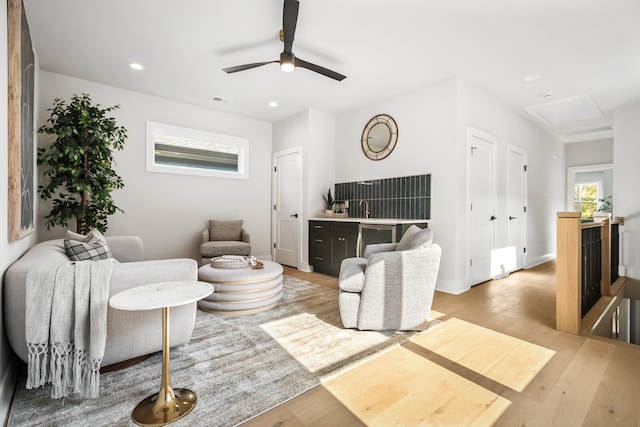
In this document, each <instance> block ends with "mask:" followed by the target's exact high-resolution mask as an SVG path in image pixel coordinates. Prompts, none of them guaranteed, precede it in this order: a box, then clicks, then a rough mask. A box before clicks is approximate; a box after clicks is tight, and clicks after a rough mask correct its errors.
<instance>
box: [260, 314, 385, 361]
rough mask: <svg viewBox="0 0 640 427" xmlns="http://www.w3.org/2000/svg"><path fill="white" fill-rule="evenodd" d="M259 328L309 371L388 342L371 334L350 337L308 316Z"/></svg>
mask: <svg viewBox="0 0 640 427" xmlns="http://www.w3.org/2000/svg"><path fill="white" fill-rule="evenodd" d="M260 327H261V328H262V329H263V330H264V331H265V332H266V333H267V334H269V336H271V337H272V338H273V339H274V340H275V341H276V342H277V343H278V344H279V345H280V346H282V348H284V349H285V350H286V351H287V353H289V354H290V355H291V356H292V357H293V358H294V359H296V360H297V361H298V363H300V364H301V365H302V366H304V367H305V368H307V369H308V370H309V372H318V371H320V370H322V369H324V368H328V367H331V366H332V365H335V364H337V363H338V362H340V361H343V360H346V359H349V358H350V357H352V356H354V355H356V354H358V353H361V352H363V351H365V350H367V349H370V348H374V347H378V346H381V345H383V344H384V343H385V341H387V340H388V339H389V338H388V336H386V335H384V334H382V333H379V332H373V331H363V332H362V333H358V334H354V333H353V331H352V330H350V329H343V328H339V327H336V326H334V325H332V324H331V323H328V322H325V321H323V320H322V319H319V318H318V317H316V316H315V315H313V314H309V313H301V314H297V315H295V316H289V317H285V318H283V319H278V320H275V321H273V322H269V323H263V324H262V325H260ZM309 337H312V339H309Z"/></svg>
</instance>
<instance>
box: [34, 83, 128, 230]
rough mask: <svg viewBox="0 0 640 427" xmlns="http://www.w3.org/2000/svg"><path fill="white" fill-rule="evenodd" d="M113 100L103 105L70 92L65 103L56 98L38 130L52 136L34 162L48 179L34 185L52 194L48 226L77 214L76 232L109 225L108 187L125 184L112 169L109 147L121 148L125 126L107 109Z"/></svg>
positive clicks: (43, 196) (111, 208)
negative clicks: (42, 183) (49, 144)
mask: <svg viewBox="0 0 640 427" xmlns="http://www.w3.org/2000/svg"><path fill="white" fill-rule="evenodd" d="M117 108H120V106H119V105H115V106H112V107H108V108H101V107H100V104H96V105H93V103H92V101H91V98H90V97H89V95H87V94H85V93H83V94H82V95H81V96H78V95H73V97H72V98H71V102H70V103H69V104H68V105H67V104H66V103H65V101H63V100H61V99H58V98H56V99H55V100H54V102H53V107H52V108H49V109H48V110H47V111H51V115H50V117H49V119H48V120H47V122H46V124H45V125H43V126H41V127H40V129H38V132H39V133H44V134H49V135H54V136H55V137H56V138H55V140H54V141H53V142H52V144H51V146H50V147H49V149H45V148H39V149H38V164H39V165H44V166H45V169H44V172H43V175H44V177H46V178H48V182H46V183H45V184H44V185H40V186H39V187H38V191H39V192H40V198H41V199H42V200H48V199H53V206H52V208H51V211H50V212H49V214H48V215H46V216H45V220H46V225H47V229H50V228H51V227H53V226H55V225H61V226H67V223H68V222H69V220H71V219H72V218H75V219H76V230H77V231H78V233H86V232H87V231H88V230H89V229H91V228H96V229H98V230H99V231H101V232H104V231H106V230H107V216H109V215H112V214H114V213H115V212H116V211H120V212H123V211H122V209H120V208H119V207H117V206H116V205H115V204H114V202H113V199H112V197H111V192H112V191H113V190H115V189H118V188H123V187H124V183H123V181H122V178H121V177H120V176H119V175H118V174H117V173H116V172H115V171H114V170H113V150H122V149H123V148H124V142H125V140H126V138H127V130H126V129H125V128H124V127H122V126H117V125H116V121H115V119H114V118H113V117H107V114H108V113H109V112H111V111H113V110H115V109H117Z"/></svg>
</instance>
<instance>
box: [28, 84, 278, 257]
mask: <svg viewBox="0 0 640 427" xmlns="http://www.w3.org/2000/svg"><path fill="white" fill-rule="evenodd" d="M81 93H88V94H89V95H91V97H92V99H93V101H94V102H96V103H99V104H101V105H102V106H103V107H108V106H112V105H116V104H118V105H120V106H121V107H120V109H119V110H115V111H114V112H113V117H115V118H116V121H117V123H118V124H119V125H121V126H124V127H125V128H127V130H128V138H127V142H126V143H125V148H124V150H123V151H119V152H115V155H114V157H115V161H116V165H115V169H116V171H117V172H118V174H120V176H121V177H122V178H123V180H124V184H125V187H124V189H122V190H117V191H116V192H114V193H113V196H114V201H115V203H116V205H118V206H119V207H120V208H122V209H123V210H124V211H125V213H124V214H119V213H117V214H115V215H113V216H111V217H110V218H109V229H108V231H107V235H138V236H140V237H142V239H143V241H144V243H145V257H146V258H147V259H161V258H173V257H190V258H194V259H199V258H200V255H199V244H200V232H201V231H202V230H203V229H204V228H205V227H206V226H207V221H208V220H209V219H213V218H215V219H244V226H245V228H247V230H248V231H249V232H250V233H251V245H252V253H253V254H254V255H256V256H260V257H270V254H271V222H270V215H271V209H270V206H271V173H270V171H271V168H270V161H269V160H268V159H270V158H271V150H272V146H271V134H272V125H271V124H270V123H267V122H262V121H258V120H253V119H248V118H244V117H241V116H237V115H232V114H227V113H224V112H219V111H215V110H211V109H207V108H202V107H198V106H194V105H190V104H185V103H181V102H176V101H172V100H168V99H163V98H158V97H154V96H150V95H145V94H142V93H137V92H132V91H128V90H124V89H119V88H115V87H110V86H104V85H100V84H96V83H93V82H89V81H84V80H78V79H74V78H70V77H66V76H62V75H59V74H53V73H47V72H42V73H41V88H40V91H39V94H40V106H41V108H42V112H41V117H43V118H44V119H43V120H41V121H40V122H39V124H42V122H44V120H45V119H46V118H47V117H48V114H47V113H46V112H45V111H44V110H45V109H47V108H50V107H51V105H53V100H54V98H62V99H65V100H69V99H70V97H71V96H72V95H73V94H81ZM146 120H151V121H155V122H160V123H168V124H172V125H177V126H183V127H188V128H193V129H199V130H205V131H209V132H215V133H220V134H224V135H232V136H238V137H242V138H247V139H249V141H250V166H249V179H248V180H242V179H223V178H212V177H202V176H188V175H176V174H165V173H157V172H147V171H146V166H145V121H146ZM47 137H48V135H40V138H39V144H40V145H42V144H43V141H45V140H46V138H47ZM41 206H42V208H41V209H40V217H41V218H42V217H43V216H44V215H45V214H46V209H47V206H46V205H45V203H41ZM69 226H70V227H71V228H73V227H74V224H69ZM38 230H39V233H38V238H39V240H46V239H49V238H54V237H60V236H62V235H63V234H64V231H65V228H63V227H56V228H55V229H52V230H51V231H47V230H46V228H45V227H44V226H42V223H41V226H40V227H39V228H38Z"/></svg>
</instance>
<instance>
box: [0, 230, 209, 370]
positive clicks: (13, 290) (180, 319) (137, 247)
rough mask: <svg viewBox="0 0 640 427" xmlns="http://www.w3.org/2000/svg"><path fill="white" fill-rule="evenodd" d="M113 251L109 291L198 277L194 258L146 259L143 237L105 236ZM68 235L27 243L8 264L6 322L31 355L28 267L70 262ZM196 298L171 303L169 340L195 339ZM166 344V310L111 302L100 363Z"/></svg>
mask: <svg viewBox="0 0 640 427" xmlns="http://www.w3.org/2000/svg"><path fill="white" fill-rule="evenodd" d="M106 239H107V244H108V245H109V248H110V249H111V253H112V254H113V257H114V258H115V259H117V260H118V261H119V263H116V264H115V265H114V267H113V272H112V275H111V283H110V289H109V296H111V295H114V294H117V293H118V292H120V291H123V290H125V289H129V288H133V287H136V286H140V285H145V284H148V283H157V282H165V281H172V280H180V281H182V280H185V281H192V280H193V281H195V280H198V265H197V262H196V261H195V260H193V259H184V258H180V259H163V260H157V261H143V245H142V240H141V239H140V238H139V237H134V236H119V237H107V238H106ZM63 242H64V239H55V240H48V241H45V242H41V243H38V244H36V245H34V246H33V247H32V248H31V249H29V250H28V251H27V252H26V253H25V254H24V255H23V256H22V257H21V258H20V259H18V260H17V261H16V262H15V263H14V264H13V265H11V266H10V267H9V269H8V270H7V272H6V273H5V278H4V323H5V328H6V331H7V337H8V338H9V343H10V344H11V347H12V348H13V351H14V352H15V353H16V354H17V355H18V357H19V358H20V359H22V360H23V361H25V362H26V361H27V344H26V340H25V282H26V275H27V271H29V269H31V268H33V267H36V266H39V265H41V264H46V263H55V262H66V261H69V258H68V257H67V256H66V255H65V251H64V243H63ZM196 309H197V307H196V303H195V302H194V303H191V304H187V305H183V306H179V307H174V308H171V312H170V316H169V321H170V326H169V331H170V346H171V347H174V346H178V345H183V344H186V343H187V342H189V340H190V339H191V333H192V332H193V326H194V324H195V316H196ZM161 350H162V310H161V309H157V310H150V311H122V310H116V309H114V308H111V307H109V308H108V312H107V342H106V348H105V354H104V358H103V361H102V366H103V367H104V366H108V365H111V364H114V363H118V362H123V361H126V360H129V359H133V358H136V357H139V356H143V355H146V354H150V353H155V352H157V351H161Z"/></svg>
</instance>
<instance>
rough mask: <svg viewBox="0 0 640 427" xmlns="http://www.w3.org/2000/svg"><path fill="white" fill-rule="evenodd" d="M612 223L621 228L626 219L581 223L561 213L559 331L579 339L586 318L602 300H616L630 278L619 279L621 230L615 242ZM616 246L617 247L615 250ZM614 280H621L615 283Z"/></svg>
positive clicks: (575, 215)
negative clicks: (610, 297)
mask: <svg viewBox="0 0 640 427" xmlns="http://www.w3.org/2000/svg"><path fill="white" fill-rule="evenodd" d="M612 223H614V224H617V226H618V227H619V226H620V225H623V224H624V218H615V219H614V220H613V221H610V220H609V218H607V219H605V220H604V221H601V222H590V223H581V221H580V213H579V212H558V213H557V222H556V226H557V232H556V277H557V285H556V329H557V330H559V331H562V332H568V333H571V334H576V335H579V334H580V330H581V321H582V318H583V316H584V315H585V314H586V313H587V312H588V311H589V309H591V308H592V307H593V306H594V305H595V304H596V303H597V302H598V300H599V299H600V297H601V296H615V295H616V294H617V293H618V292H619V291H620V289H621V288H622V285H623V284H624V281H625V280H626V278H625V277H622V276H621V277H618V275H617V269H618V262H619V261H618V260H619V257H620V254H619V247H618V246H617V245H618V238H617V230H615V231H616V232H615V233H614V238H613V239H612V233H611V224H612ZM596 229H599V233H598V232H597V231H596ZM594 232H595V233H594ZM598 234H599V235H598ZM612 240H613V242H612ZM612 243H614V244H615V245H616V246H615V247H613V248H612ZM596 245H597V246H596ZM612 259H613V261H614V263H615V264H614V265H612ZM613 278H617V279H616V280H615V282H614V283H611V281H612V279H613ZM587 279H588V282H587ZM598 285H599V286H598ZM585 292H588V295H584V293H585Z"/></svg>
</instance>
